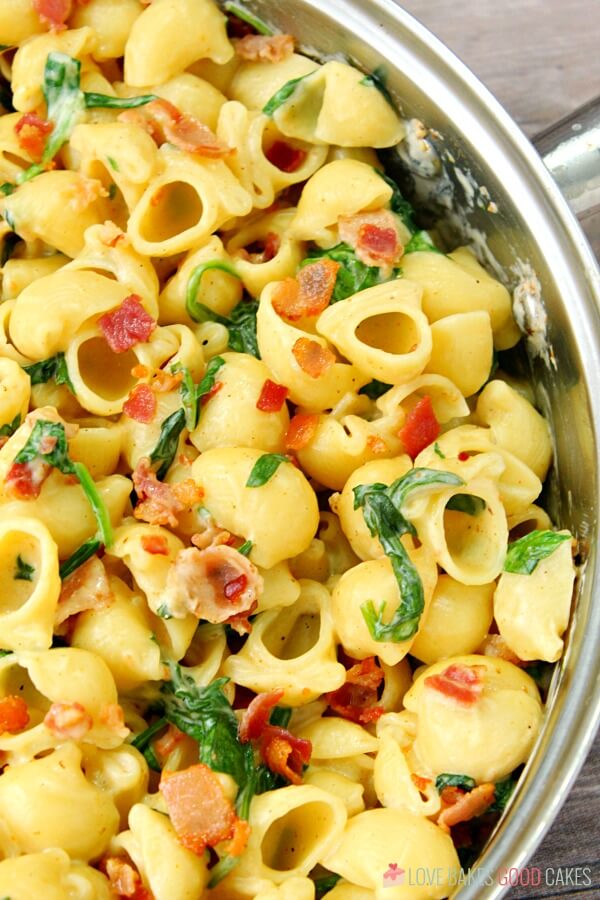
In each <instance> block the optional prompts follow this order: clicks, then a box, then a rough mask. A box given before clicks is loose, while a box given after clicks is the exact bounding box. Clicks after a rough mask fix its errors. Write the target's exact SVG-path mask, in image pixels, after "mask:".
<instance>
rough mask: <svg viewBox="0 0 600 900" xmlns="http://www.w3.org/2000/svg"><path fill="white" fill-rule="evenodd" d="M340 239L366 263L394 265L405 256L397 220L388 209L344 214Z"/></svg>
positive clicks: (340, 227) (340, 225) (340, 223)
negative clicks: (349, 214) (351, 214)
mask: <svg viewBox="0 0 600 900" xmlns="http://www.w3.org/2000/svg"><path fill="white" fill-rule="evenodd" d="M338 225H339V235H340V240H341V241H343V242H344V243H346V244H350V246H351V247H352V248H353V249H354V251H355V252H356V256H357V257H358V259H359V260H360V261H361V262H362V263H364V264H365V265H366V266H380V267H381V266H388V267H389V266H392V265H393V264H394V263H395V262H397V260H398V259H399V258H400V256H401V255H402V245H401V244H400V241H399V240H398V232H397V229H396V221H395V219H394V216H393V214H392V213H391V212H390V211H389V210H387V209H378V210H375V211H374V212H365V213H358V214H357V215H355V216H342V217H341V218H340V219H339V221H338Z"/></svg>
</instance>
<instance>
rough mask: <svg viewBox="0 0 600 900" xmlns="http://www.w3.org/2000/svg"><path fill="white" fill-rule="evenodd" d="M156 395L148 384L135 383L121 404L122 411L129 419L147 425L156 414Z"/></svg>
mask: <svg viewBox="0 0 600 900" xmlns="http://www.w3.org/2000/svg"><path fill="white" fill-rule="evenodd" d="M156 406H157V404H156V396H155V395H154V392H153V391H152V388H151V387H150V385H148V384H136V386H135V387H134V389H133V390H132V391H131V393H130V394H129V397H128V398H127V400H126V401H125V403H124V404H123V412H124V413H125V415H127V416H129V418H130V419H135V421H136V422H141V423H142V425H148V424H149V423H150V422H151V421H152V420H153V419H154V416H155V415H156Z"/></svg>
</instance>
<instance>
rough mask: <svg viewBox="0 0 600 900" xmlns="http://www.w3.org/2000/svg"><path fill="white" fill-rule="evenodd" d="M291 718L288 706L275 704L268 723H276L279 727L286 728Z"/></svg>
mask: <svg viewBox="0 0 600 900" xmlns="http://www.w3.org/2000/svg"><path fill="white" fill-rule="evenodd" d="M291 718H292V710H291V707H289V706H275V707H274V708H273V709H272V710H271V715H270V716H269V724H270V725H278V726H279V727H280V728H287V727H288V725H289V724H290V719H291Z"/></svg>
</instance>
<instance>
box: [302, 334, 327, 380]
mask: <svg viewBox="0 0 600 900" xmlns="http://www.w3.org/2000/svg"><path fill="white" fill-rule="evenodd" d="M292 353H293V354H294V359H295V360H296V362H297V363H298V365H299V366H300V368H301V369H302V371H303V372H306V374H307V375H309V376H310V377H311V378H320V377H321V375H324V374H325V372H326V371H327V370H328V369H330V368H331V367H332V365H333V364H334V362H335V354H333V353H332V352H331V350H329V349H328V348H327V347H322V346H321V345H320V344H318V343H317V342H316V341H311V340H310V338H298V340H297V341H296V343H295V344H294V346H293V347H292Z"/></svg>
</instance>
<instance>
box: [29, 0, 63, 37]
mask: <svg viewBox="0 0 600 900" xmlns="http://www.w3.org/2000/svg"><path fill="white" fill-rule="evenodd" d="M71 5H72V4H71V0H33V8H34V10H35V11H36V13H37V14H38V16H39V17H40V21H41V22H42V24H43V25H47V26H48V28H50V29H51V30H52V31H62V30H63V29H64V28H66V25H65V22H66V21H67V19H68V18H69V16H70V14H71Z"/></svg>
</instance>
